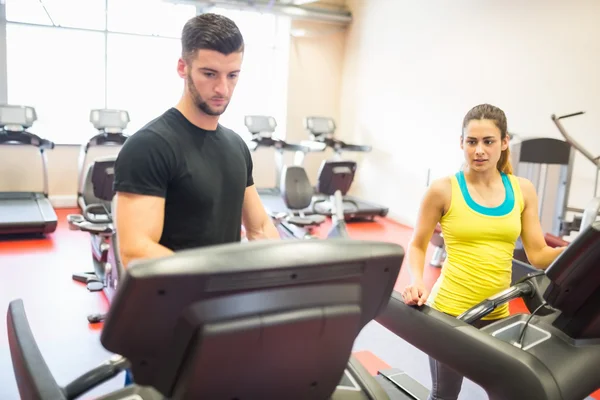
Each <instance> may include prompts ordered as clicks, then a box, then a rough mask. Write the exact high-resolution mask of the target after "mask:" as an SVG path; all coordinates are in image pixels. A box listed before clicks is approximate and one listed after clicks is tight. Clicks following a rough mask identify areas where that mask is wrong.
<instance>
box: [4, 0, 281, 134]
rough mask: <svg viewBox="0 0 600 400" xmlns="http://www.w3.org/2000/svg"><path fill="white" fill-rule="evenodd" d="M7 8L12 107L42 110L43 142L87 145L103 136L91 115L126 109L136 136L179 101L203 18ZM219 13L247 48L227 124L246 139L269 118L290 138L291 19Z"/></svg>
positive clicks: (99, 8)
mask: <svg viewBox="0 0 600 400" xmlns="http://www.w3.org/2000/svg"><path fill="white" fill-rule="evenodd" d="M0 1H2V0H0ZM5 1H6V16H7V21H8V22H7V59H8V61H7V67H8V84H7V87H8V101H9V102H10V103H12V104H24V105H31V106H33V107H35V109H36V112H37V114H38V121H36V123H35V124H34V126H33V128H32V131H33V132H35V133H38V134H39V135H40V136H42V137H46V138H48V139H51V140H53V141H54V142H55V143H58V144H63V143H71V144H78V143H84V142H85V141H87V140H88V139H89V137H90V136H92V135H93V134H94V133H95V132H94V131H93V127H92V125H91V124H90V122H89V113H90V110H92V109H94V108H104V107H108V108H118V109H124V110H127V111H128V112H129V114H130V117H131V122H130V124H129V127H128V129H127V131H128V132H129V133H133V132H135V131H136V130H138V129H139V128H141V127H142V126H143V125H145V124H146V123H147V122H149V121H150V120H152V119H154V118H156V117H157V116H159V115H160V114H161V113H163V112H164V111H165V110H167V109H168V108H169V107H171V106H173V105H175V104H176V103H177V101H178V100H179V98H180V96H181V93H182V91H183V88H184V86H183V85H184V83H183V80H182V79H181V78H180V77H179V76H178V74H177V60H178V58H179V57H180V54H181V43H180V37H181V30H182V28H183V26H184V24H185V22H186V21H188V20H189V19H190V18H192V17H193V16H194V15H196V7H195V6H194V5H191V4H185V2H175V1H172V0H85V1H82V0H5ZM105 5H107V8H106V10H105ZM105 11H106V12H105ZM210 12H215V13H220V14H223V15H227V16H228V17H230V18H231V19H233V20H234V21H235V22H236V23H237V25H238V26H239V27H240V30H241V31H242V34H243V36H244V39H245V43H246V51H245V57H244V63H243V66H242V73H241V75H240V79H239V83H238V86H237V88H236V91H235V93H234V96H233V99H232V102H231V104H230V106H229V108H228V110H227V111H226V113H225V114H224V115H223V116H222V118H221V123H222V124H223V125H225V126H227V127H229V128H231V129H233V130H235V131H236V132H238V133H239V134H240V135H243V136H245V135H248V133H247V130H246V127H245V126H244V116H245V115H248V114H263V115H270V116H273V117H275V118H276V119H277V122H278V124H279V126H280V129H279V130H278V133H280V134H281V136H284V132H285V129H284V127H285V122H286V104H287V74H288V52H289V49H288V47H289V31H290V24H291V21H290V18H286V17H281V16H276V15H273V14H269V13H265V14H262V13H260V12H256V11H246V10H234V9H220V8H215V7H213V8H211V9H210ZM11 22H13V23H11ZM65 28H69V29H65Z"/></svg>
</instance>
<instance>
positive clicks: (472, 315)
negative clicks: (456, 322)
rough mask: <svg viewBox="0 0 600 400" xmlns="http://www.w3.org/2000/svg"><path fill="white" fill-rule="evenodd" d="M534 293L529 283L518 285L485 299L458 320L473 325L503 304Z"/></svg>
mask: <svg viewBox="0 0 600 400" xmlns="http://www.w3.org/2000/svg"><path fill="white" fill-rule="evenodd" d="M533 291H534V288H533V286H532V285H531V284H530V283H528V282H527V281H525V282H521V283H517V284H516V285H514V286H511V287H509V288H508V289H506V290H503V291H501V292H500V293H497V294H495V295H493V296H492V297H489V298H487V299H485V300H484V301H482V302H481V303H479V304H477V305H475V306H473V307H471V308H469V309H468V310H467V311H465V312H463V313H462V314H460V315H459V316H458V317H456V318H457V319H460V320H461V321H464V322H466V323H467V324H472V323H473V322H475V321H478V320H479V319H481V318H483V317H485V316H486V315H488V314H489V313H491V312H492V311H494V310H495V309H496V308H497V307H498V306H501V305H502V304H504V303H507V302H509V301H511V300H514V299H517V298H519V297H523V296H529V295H531V294H532V293H533Z"/></svg>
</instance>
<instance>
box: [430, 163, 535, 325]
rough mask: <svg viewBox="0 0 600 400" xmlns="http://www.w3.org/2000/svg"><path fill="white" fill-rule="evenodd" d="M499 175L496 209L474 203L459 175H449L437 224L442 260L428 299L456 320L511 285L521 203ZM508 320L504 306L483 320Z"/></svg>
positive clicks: (513, 181)
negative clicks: (501, 193) (448, 192)
mask: <svg viewBox="0 0 600 400" xmlns="http://www.w3.org/2000/svg"><path fill="white" fill-rule="evenodd" d="M501 176H502V182H503V183H504V189H505V193H506V194H505V199H504V202H503V203H502V204H501V205H500V206H498V207H484V206H481V205H480V204H478V203H476V202H475V201H474V200H473V199H472V198H471V196H470V195H469V191H468V189H467V183H466V181H465V177H464V173H463V172H462V171H460V172H458V173H456V175H453V176H451V177H450V179H451V182H452V197H451V203H450V207H449V209H448V211H447V212H446V214H445V215H444V216H443V217H442V219H441V221H440V224H441V226H442V233H443V235H444V243H445V246H446V253H447V256H446V261H445V262H444V265H443V266H442V271H441V274H440V277H439V278H438V280H437V281H436V283H435V285H434V286H433V289H432V291H431V294H430V296H429V301H428V303H429V304H430V305H431V307H433V308H435V309H437V310H439V311H441V312H444V313H447V314H450V315H453V316H458V315H460V314H461V313H462V312H464V311H466V310H468V309H469V308H471V307H472V306H474V305H476V304H477V303H479V302H481V301H482V300H485V299H486V298H487V297H490V296H492V295H494V294H496V293H498V292H500V291H502V290H504V289H506V288H508V287H509V286H510V283H511V277H512V259H513V251H514V249H515V243H516V241H517V239H518V238H519V235H520V234H521V213H522V211H523V207H524V201H523V195H522V193H521V188H520V186H519V181H518V179H517V177H515V176H514V175H507V174H504V173H502V174H501ZM508 316H509V310H508V304H504V305H502V306H500V307H498V308H497V309H496V310H494V311H493V312H492V313H490V314H488V315H487V316H485V317H484V318H483V319H498V318H505V317H508Z"/></svg>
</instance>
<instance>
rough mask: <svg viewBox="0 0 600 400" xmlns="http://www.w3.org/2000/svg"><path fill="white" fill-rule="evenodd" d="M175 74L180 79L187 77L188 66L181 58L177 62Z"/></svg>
mask: <svg viewBox="0 0 600 400" xmlns="http://www.w3.org/2000/svg"><path fill="white" fill-rule="evenodd" d="M177 74H179V77H180V78H186V77H187V75H188V65H187V63H186V62H185V60H184V59H183V58H179V60H178V61H177Z"/></svg>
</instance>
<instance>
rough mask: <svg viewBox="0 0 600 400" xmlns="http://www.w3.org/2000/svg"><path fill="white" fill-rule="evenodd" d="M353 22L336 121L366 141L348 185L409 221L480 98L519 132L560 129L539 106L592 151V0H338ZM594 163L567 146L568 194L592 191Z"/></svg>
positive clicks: (595, 104)
mask: <svg viewBox="0 0 600 400" xmlns="http://www.w3.org/2000/svg"><path fill="white" fill-rule="evenodd" d="M348 6H349V7H350V8H351V9H352V11H353V14H354V18H355V22H354V24H353V26H352V28H351V29H350V31H349V32H348V37H347V41H346V53H345V60H344V64H343V65H344V67H343V75H342V76H343V80H342V89H341V93H340V102H341V117H342V118H341V121H340V125H341V130H340V131H341V132H345V134H346V135H347V138H348V139H350V138H351V139H353V140H355V141H360V142H366V143H368V144H372V145H373V146H374V151H373V153H372V154H370V155H369V156H368V157H363V160H362V162H361V164H360V166H359V169H360V176H359V177H358V180H359V181H358V182H357V187H356V189H357V190H358V194H359V195H361V196H363V197H367V198H370V199H372V200H373V201H379V202H382V203H385V204H387V205H388V206H389V207H390V213H391V214H393V215H395V216H396V217H397V218H398V219H400V220H401V221H402V222H405V223H408V224H413V223H414V221H415V218H416V214H417V210H418V205H419V201H420V199H421V197H422V195H423V193H424V190H425V188H426V182H427V180H426V178H427V172H428V169H431V173H432V177H437V176H442V175H445V174H449V173H454V172H455V171H456V169H457V168H458V167H459V165H460V163H461V161H462V159H461V157H462V154H461V152H460V148H459V147H458V146H459V142H458V137H459V135H460V129H461V123H462V119H463V116H464V115H465V113H466V112H467V111H468V110H469V108H471V107H472V106H474V105H476V104H479V103H483V102H489V103H492V104H495V105H497V106H499V107H501V108H502V109H504V111H505V112H506V113H507V117H508V122H509V130H510V131H511V132H514V133H517V134H519V135H521V136H523V137H528V136H549V137H559V133H558V131H557V129H556V128H555V126H554V125H553V123H552V121H551V119H550V115H551V114H552V113H557V114H566V113H570V112H574V111H580V110H585V111H587V114H586V115H584V116H581V117H578V118H577V119H576V120H575V119H574V120H572V121H571V120H569V121H568V122H565V126H566V127H567V129H569V130H570V131H571V132H572V134H573V136H576V137H577V138H578V139H579V140H580V141H581V143H582V144H584V145H585V146H587V147H588V148H589V149H590V150H591V151H592V153H594V154H600V135H599V131H600V72H599V71H600V41H599V40H598V38H600V24H599V23H598V21H600V19H599V18H600V2H599V1H597V0H572V1H559V0H529V1H526V2H523V1H516V0H509V1H502V2H493V1H481V0H460V1H452V2H447V1H440V0H430V1H407V0H369V1H362V0H348ZM594 172H595V170H594V168H593V167H592V166H591V164H590V163H589V162H587V160H585V159H582V157H577V160H576V164H575V174H574V177H573V179H574V182H573V185H572V188H571V192H572V194H571V198H570V205H572V206H577V207H583V206H584V205H585V203H586V202H587V201H588V200H589V199H590V198H591V196H592V187H593V179H594Z"/></svg>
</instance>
